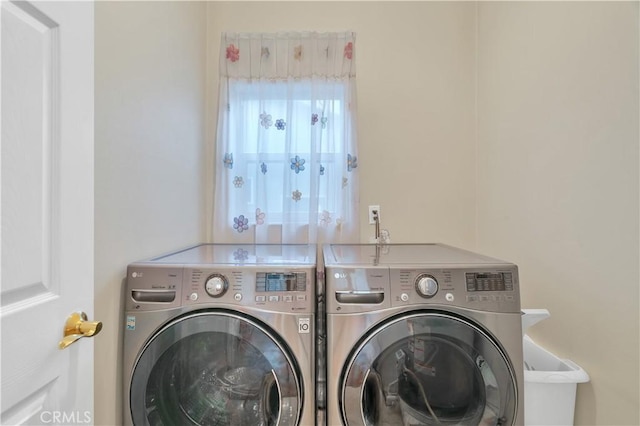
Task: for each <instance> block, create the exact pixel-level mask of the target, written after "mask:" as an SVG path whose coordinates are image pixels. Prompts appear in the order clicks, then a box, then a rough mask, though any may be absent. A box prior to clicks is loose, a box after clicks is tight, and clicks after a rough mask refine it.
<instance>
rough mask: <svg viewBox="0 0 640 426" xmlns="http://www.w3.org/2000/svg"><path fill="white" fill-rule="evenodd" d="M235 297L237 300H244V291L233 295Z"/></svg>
mask: <svg viewBox="0 0 640 426" xmlns="http://www.w3.org/2000/svg"><path fill="white" fill-rule="evenodd" d="M233 298H234V299H235V301H236V302H239V301H241V300H242V293H236V294H234V295H233Z"/></svg>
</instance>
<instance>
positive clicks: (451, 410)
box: [340, 312, 517, 426]
mask: <svg viewBox="0 0 640 426" xmlns="http://www.w3.org/2000/svg"><path fill="white" fill-rule="evenodd" d="M341 377H342V379H341V386H340V402H341V407H340V410H341V413H342V418H343V421H344V423H345V424H347V425H348V426H355V425H367V426H370V425H371V426H373V425H376V426H379V425H405V426H407V425H412V426H413V425H453V424H455V425H479V424H482V425H511V424H512V423H513V422H514V419H515V415H516V408H517V407H516V404H517V393H516V392H517V387H516V381H515V380H516V379H515V376H514V372H513V368H512V366H511V363H510V362H509V360H508V358H507V357H506V356H505V354H504V352H503V351H502V350H501V349H500V347H499V345H497V344H496V343H495V341H494V339H493V338H491V337H490V336H489V335H488V334H487V333H486V332H484V331H483V330H482V329H481V328H480V327H478V326H476V325H474V324H473V323H472V322H469V321H467V320H465V319H462V318H458V317H455V316H452V315H447V314H445V313H438V312H422V313H414V314H410V315H404V316H401V317H396V318H395V319H392V320H390V321H388V322H386V323H384V324H381V325H379V326H378V327H376V328H375V329H374V330H373V331H372V332H370V333H369V334H368V335H367V336H366V337H365V338H364V340H363V341H362V343H361V344H360V345H359V346H358V347H356V348H355V350H354V351H353V353H352V355H351V356H350V358H349V360H348V362H347V363H346V365H345V367H344V369H343V373H342V376H341Z"/></svg>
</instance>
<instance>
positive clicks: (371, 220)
mask: <svg viewBox="0 0 640 426" xmlns="http://www.w3.org/2000/svg"><path fill="white" fill-rule="evenodd" d="M374 211H376V212H378V222H380V206H379V205H375V206H369V225H374V224H375V223H376V221H375V220H374V219H373V212H374Z"/></svg>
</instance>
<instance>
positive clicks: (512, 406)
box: [323, 244, 524, 426]
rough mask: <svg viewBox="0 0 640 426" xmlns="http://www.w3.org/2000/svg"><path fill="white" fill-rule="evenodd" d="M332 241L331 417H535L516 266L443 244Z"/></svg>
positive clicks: (461, 420) (418, 421) (514, 420)
mask: <svg viewBox="0 0 640 426" xmlns="http://www.w3.org/2000/svg"><path fill="white" fill-rule="evenodd" d="M323 251H324V253H323V257H324V263H325V279H326V313H327V348H328V349H327V390H326V398H327V412H326V415H327V424H328V425H331V426H335V425H340V424H342V425H349V426H356V425H376V426H380V425H394V426H397V425H405V426H408V425H412V426H413V425H433V424H445V425H451V424H459V425H479V424H481V425H515V424H523V423H524V414H523V397H522V392H523V385H524V382H523V366H522V362H523V358H522V330H521V327H522V326H521V319H520V315H521V314H520V296H519V287H518V270H517V267H516V265H514V264H511V263H508V262H503V261H501V260H497V259H492V258H489V257H486V256H481V255H478V254H475V253H471V252H468V251H464V250H460V249H457V248H454V247H450V246H446V245H441V244H404V245H403V244H393V245H325V246H324V247H323Z"/></svg>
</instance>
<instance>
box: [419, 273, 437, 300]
mask: <svg viewBox="0 0 640 426" xmlns="http://www.w3.org/2000/svg"><path fill="white" fill-rule="evenodd" d="M416 291H417V292H418V294H419V295H420V296H422V297H426V298H427V299H429V298H431V297H433V296H435V295H436V293H437V292H438V281H436V279H435V278H433V277H432V276H431V275H427V274H422V275H419V276H418V277H417V278H416Z"/></svg>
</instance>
